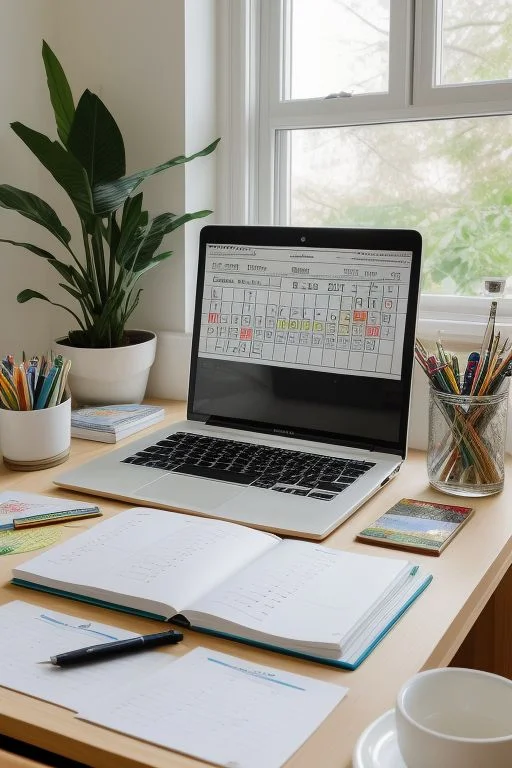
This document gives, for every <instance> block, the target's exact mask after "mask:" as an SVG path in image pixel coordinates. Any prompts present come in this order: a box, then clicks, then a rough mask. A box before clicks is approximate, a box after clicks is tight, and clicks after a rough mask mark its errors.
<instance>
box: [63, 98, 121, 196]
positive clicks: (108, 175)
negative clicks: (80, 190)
mask: <svg viewBox="0 0 512 768" xmlns="http://www.w3.org/2000/svg"><path fill="white" fill-rule="evenodd" d="M68 149H69V151H70V152H72V153H73V155H74V156H75V157H76V159H77V160H78V161H79V162H80V164H81V165H82V166H83V167H84V168H85V170H86V172H87V176H88V179H89V183H90V185H91V187H93V186H94V185H95V184H99V183H101V182H104V181H112V180H113V179H119V178H120V177H121V176H123V175H124V174H125V173H126V162H125V153H124V143H123V137H122V136H121V131H120V130H119V128H118V127H117V123H116V121H115V120H114V118H113V117H112V115H111V114H110V112H109V111H108V109H107V108H106V106H105V105H104V104H103V102H102V101H101V99H99V98H98V96H96V94H94V93H91V92H90V91H87V90H86V91H84V93H83V94H82V96H81V98H80V101H79V102H78V105H77V108H76V112H75V118H74V120H73V124H72V126H71V130H70V132H69V138H68Z"/></svg>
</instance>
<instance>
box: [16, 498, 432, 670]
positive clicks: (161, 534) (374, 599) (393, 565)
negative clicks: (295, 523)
mask: <svg viewBox="0 0 512 768" xmlns="http://www.w3.org/2000/svg"><path fill="white" fill-rule="evenodd" d="M430 580H431V576H430V575H428V574H425V573H424V572H423V571H422V570H421V569H420V568H418V567H417V566H414V565H413V564H412V563H410V562H409V561H408V560H406V559H397V558H394V557H385V556H383V557H380V556H370V555H361V554H354V553H352V552H345V551H342V550H336V549H330V548H327V547H324V546H322V545H320V544H314V543H311V542H304V541H293V540H282V539H279V538H278V537H277V536H274V535H272V534H269V533H264V532H262V531H257V530H253V529H251V528H248V527H245V526H240V525H236V524H234V523H228V522H224V521H218V520H217V521H216V520H210V519H206V518H199V517H196V516H191V515H183V514H176V513H171V512H166V511H162V510H157V509H148V508H144V507H135V508H132V509H128V510H125V511H123V512H120V513H119V514H118V515H116V516H115V517H113V518H111V519H109V520H105V521H104V522H101V523H99V524H98V525H96V526H94V527H93V528H91V529H89V530H87V531H85V532H84V533H81V534H79V535H78V536H75V537H74V538H72V539H70V540H68V541H66V542H64V543H63V544H60V545H58V546H56V547H53V548H52V549H50V550H48V551H47V552H45V553H43V554H41V555H39V556H37V557H35V558H34V559H32V560H29V561H27V562H26V563H23V564H21V565H19V566H18V567H16V568H14V569H13V583H14V584H18V585H21V586H26V587H31V588H34V589H39V590H43V591H49V592H53V593H57V594H60V595H63V596H66V597H71V598H75V599H77V600H84V601H86V602H92V603H97V604H102V605H104V606H107V607H110V608H117V609H119V610H125V611H129V612H132V613H139V614H142V615H145V616H148V617H151V618H156V619H160V620H162V621H173V622H175V623H179V624H182V625H185V626H190V627H191V628H193V629H196V630H199V631H204V632H209V633H213V634H216V635H220V636H225V637H229V638H232V639H236V640H239V641H242V642H247V643H251V644H255V645H259V646H262V647H267V648H270V649H272V650H276V651H280V652H283V653H289V654H292V655H297V656H301V657H304V658H309V659H314V660H316V661H321V662H324V663H326V664H331V665H333V666H339V667H343V668H347V669H355V668H356V667H357V666H358V665H359V664H360V663H361V662H362V661H363V659H364V658H366V656H367V655H368V654H369V653H370V652H371V650H372V649H373V648H374V646H375V645H376V644H377V643H378V642H379V641H380V640H381V639H382V637H383V636H384V635H385V634H386V633H387V632H388V630H389V629H390V628H391V627H392V626H393V624H394V623H395V622H396V621H397V619H398V618H399V617H400V616H401V615H402V613H403V612H404V611H405V610H406V608H408V606H409V605H410V604H411V603H412V602H413V601H414V599H415V598H416V597H417V596H418V595H419V594H420V593H421V592H422V591H423V589H424V588H425V587H426V586H427V585H428V583H429V582H430Z"/></svg>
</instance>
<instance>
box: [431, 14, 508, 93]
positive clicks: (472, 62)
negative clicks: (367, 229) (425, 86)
mask: <svg viewBox="0 0 512 768" xmlns="http://www.w3.org/2000/svg"><path fill="white" fill-rule="evenodd" d="M438 3H439V5H440V6H441V9H442V11H441V18H442V21H441V44H440V46H439V50H438V56H439V61H438V71H439V77H438V81H439V82H438V85H453V84H456V83H478V82H486V81H492V80H507V79H510V78H512V2H511V0H491V2H490V1H489V0H463V1H462V2H461V0H438Z"/></svg>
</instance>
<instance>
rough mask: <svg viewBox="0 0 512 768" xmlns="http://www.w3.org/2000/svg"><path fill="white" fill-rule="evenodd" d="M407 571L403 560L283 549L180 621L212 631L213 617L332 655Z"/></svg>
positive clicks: (307, 546)
mask: <svg viewBox="0 0 512 768" xmlns="http://www.w3.org/2000/svg"><path fill="white" fill-rule="evenodd" d="M407 568H408V561H407V560H406V559H399V558H395V557H373V556H369V555H360V554H355V553H352V552H345V551H343V550H337V549H330V548H328V547H324V546H322V545H317V544H312V543H309V542H301V541H291V540H287V541H282V542H281V543H280V544H279V546H278V547H275V548H274V549H273V550H271V551H270V552H267V553H266V554H264V555H262V556H261V557H260V558H258V560H257V561H254V562H253V563H251V564H250V565H249V566H247V567H246V568H244V569H243V570H242V571H240V572H239V573H237V574H236V575H235V576H234V577H233V578H232V579H229V580H228V581H226V582H224V583H223V584H221V585H220V586H218V587H217V588H215V589H213V590H211V591H210V592H209V593H208V594H207V595H205V596H204V597H202V598H200V599H199V600H198V601H196V603H194V604H193V605H192V606H190V609H189V610H186V611H184V614H185V616H186V617H187V618H188V619H190V621H191V623H192V624H193V625H196V626H200V627H209V626H210V624H209V623H208V622H204V621H203V619H202V616H201V613H204V614H211V615H213V616H215V617H217V618H222V619H223V620H225V621H229V622H233V623H237V624H239V625H241V626H243V627H246V628H248V629H249V630H254V631H256V632H261V633H265V635H266V636H267V637H271V636H273V637H275V638H277V639H279V638H282V639H284V640H285V641H286V640H288V641H289V642H291V641H297V642H299V643H300V642H302V643H318V644H319V645H320V646H322V645H325V646H326V647H329V646H331V645H332V647H336V645H338V646H339V644H340V643H341V642H342V640H343V638H344V637H345V636H346V635H347V633H349V632H350V630H351V629H352V628H353V627H354V626H355V625H356V624H357V622H358V621H360V620H361V619H362V618H363V617H364V616H365V614H366V613H367V611H368V610H369V608H371V607H372V606H373V605H374V604H375V603H376V601H377V600H379V599H380V598H381V596H382V594H383V593H384V592H385V591H386V590H387V589H388V588H389V587H390V586H391V585H392V584H393V582H394V581H395V580H396V579H397V578H399V577H400V575H401V574H405V573H406V572H407ZM212 624H214V626H216V627H219V628H222V625H221V624H220V623H219V622H215V621H212ZM241 634H243V636H244V637H248V636H249V635H248V634H247V633H246V632H244V633H241ZM254 637H255V635H254Z"/></svg>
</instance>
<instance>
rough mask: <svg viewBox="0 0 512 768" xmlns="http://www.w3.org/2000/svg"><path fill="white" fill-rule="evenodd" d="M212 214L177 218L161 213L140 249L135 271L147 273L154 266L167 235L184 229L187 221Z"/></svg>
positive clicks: (189, 214)
mask: <svg viewBox="0 0 512 768" xmlns="http://www.w3.org/2000/svg"><path fill="white" fill-rule="evenodd" d="M210 213H211V211H195V212H194V213H185V214H183V216H175V215H174V214H173V213H161V214H160V215H159V216H156V217H155V218H154V219H153V221H152V222H151V227H150V229H149V231H148V232H147V233H146V235H145V236H144V238H143V240H142V243H141V245H140V247H139V248H138V252H137V257H136V259H135V263H134V265H133V271H134V272H143V271H146V269H148V267H150V266H154V265H153V264H152V263H151V262H152V259H153V254H154V253H155V251H156V250H157V248H159V247H160V245H161V244H162V240H163V238H164V236H165V235H167V234H169V233H170V232H174V230H175V229H178V228H179V227H182V226H183V225H184V224H186V223H187V221H192V220H193V219H199V218H202V217H204V216H208V215H209V214H210ZM171 253H172V252H169V253H168V255H169V256H170V255H171ZM155 263H156V262H155Z"/></svg>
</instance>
